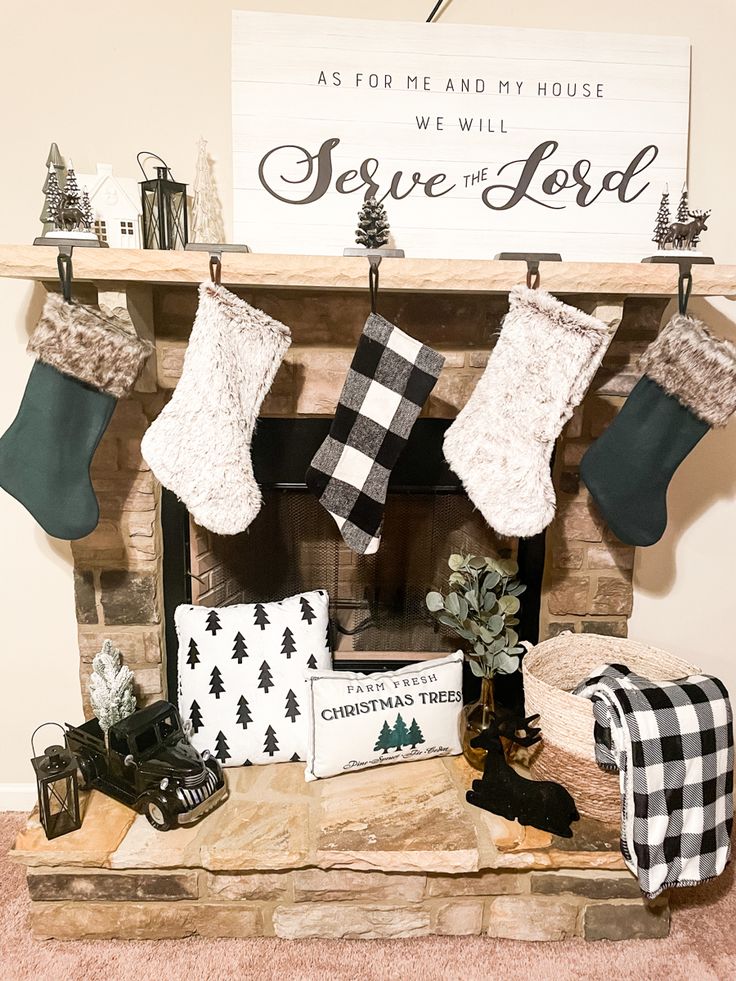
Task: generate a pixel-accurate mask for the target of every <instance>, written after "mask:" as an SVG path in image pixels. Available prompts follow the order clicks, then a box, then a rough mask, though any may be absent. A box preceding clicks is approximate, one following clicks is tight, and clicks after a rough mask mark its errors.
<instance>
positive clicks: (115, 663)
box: [89, 640, 135, 742]
mask: <svg viewBox="0 0 736 981" xmlns="http://www.w3.org/2000/svg"><path fill="white" fill-rule="evenodd" d="M89 698H90V702H91V704H92V711H93V712H94V713H95V715H96V716H97V721H98V722H99V724H100V729H102V732H103V735H104V737H105V742H107V734H108V731H109V729H110V727H111V726H114V725H115V723H116V722H119V721H120V720H121V719H124V718H126V717H127V716H128V715H132V714H133V712H135V695H134V694H133V673H132V671H131V670H130V668H129V667H127V665H124V664H123V663H122V656H121V654H120V651H119V650H118V648H117V647H114V646H113V643H112V641H111V640H106V641H105V642H104V643H103V645H102V650H101V651H100V652H99V654H96V655H95V657H94V660H93V661H92V675H91V676H90V679H89Z"/></svg>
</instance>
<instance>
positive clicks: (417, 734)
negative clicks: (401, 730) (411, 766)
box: [406, 719, 424, 749]
mask: <svg viewBox="0 0 736 981" xmlns="http://www.w3.org/2000/svg"><path fill="white" fill-rule="evenodd" d="M406 738H407V739H408V741H409V742H410V743H411V748H412V749H415V748H416V746H417V744H418V743H423V742H424V733H423V732H422V730H421V729H420V728H419V723H418V722H417V720H416V719H412V720H411V725H410V726H409V732H408V734H407V737H406Z"/></svg>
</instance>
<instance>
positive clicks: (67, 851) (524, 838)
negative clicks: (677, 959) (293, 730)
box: [11, 758, 669, 940]
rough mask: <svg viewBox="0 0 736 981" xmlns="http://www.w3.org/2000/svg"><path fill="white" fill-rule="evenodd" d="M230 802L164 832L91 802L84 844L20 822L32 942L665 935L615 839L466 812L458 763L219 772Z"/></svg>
mask: <svg viewBox="0 0 736 981" xmlns="http://www.w3.org/2000/svg"><path fill="white" fill-rule="evenodd" d="M227 775H228V779H229V785H230V798H229V799H228V801H226V803H225V804H224V805H223V806H222V807H221V808H219V809H218V810H217V811H215V812H213V813H212V814H211V815H210V816H208V817H207V818H205V819H204V821H202V822H201V823H200V824H199V825H197V826H195V827H193V828H187V829H179V830H176V831H170V832H166V833H161V832H157V831H154V830H153V828H151V827H150V825H149V824H148V823H147V821H146V820H145V818H143V817H142V816H136V815H135V814H134V812H133V811H131V810H129V809H128V808H126V807H124V806H123V805H121V804H118V803H117V802H115V801H113V800H111V799H110V798H107V797H104V796H103V795H101V794H99V793H97V792H94V791H93V792H92V793H91V794H89V795H87V796H86V799H85V805H84V806H85V816H84V824H83V827H82V829H81V830H80V831H76V832H73V833H71V834H69V835H66V836H64V837H61V838H57V839H55V840H54V841H47V840H46V838H45V836H44V834H43V831H42V829H41V828H40V825H39V823H38V820H37V817H36V816H35V815H32V816H31V818H30V819H29V821H28V824H27V826H26V828H25V829H24V830H23V831H21V833H20V835H19V836H18V839H17V840H16V843H15V847H14V849H13V851H12V852H11V856H12V858H13V859H14V860H15V861H17V862H20V863H22V864H24V865H25V866H27V874H28V888H29V891H30V895H31V899H32V908H31V925H32V929H33V931H34V934H35V935H36V936H37V937H41V938H49V937H56V938H60V939H72V938H79V939H93V938H105V937H124V938H139V939H145V938H166V937H186V936H191V935H195V934H197V935H200V936H207V937H252V936H277V937H282V938H285V939H295V938H301V937H325V938H338V937H344V938H352V939H371V938H391V937H418V936H426V935H429V934H445V935H467V936H470V935H479V934H486V935H488V936H491V937H503V938H508V939H516V940H562V939H565V938H567V937H576V936H583V937H585V938H586V939H588V940H599V939H610V940H621V939H627V938H633V937H637V938H639V937H663V936H666V935H667V933H668V932H669V909H668V905H667V901H666V899H664V898H661V899H659V900H657V901H655V902H654V903H649V902H646V901H644V900H643V899H642V898H641V894H640V892H639V889H638V887H637V884H636V881H635V879H634V878H633V876H632V875H631V874H630V873H629V872H628V871H627V870H626V869H625V866H624V863H623V859H622V858H621V855H620V853H619V849H618V840H617V834H616V830H615V829H612V828H609V827H605V826H603V825H599V824H596V823H595V822H592V821H581V822H579V823H578V824H577V825H576V828H575V836H574V837H573V838H572V839H565V838H556V837H553V836H551V835H549V834H547V833H545V832H540V831H536V830H534V829H532V828H522V827H521V826H520V825H519V824H518V823H516V822H509V821H506V820H504V819H503V818H499V817H496V816H494V815H491V814H488V813H487V812H485V811H481V810H479V809H478V808H475V807H472V806H471V805H469V804H467V803H466V801H465V789H466V788H467V787H468V786H469V784H470V780H471V779H472V777H473V776H474V775H475V774H474V771H470V770H469V768H468V766H467V764H466V763H465V762H464V760H463V759H462V758H448V759H434V760H426V761H422V762H415V763H404V764H401V765H397V766H393V767H387V768H381V769H380V770H369V771H365V772H361V773H355V774H348V775H343V776H340V777H336V778H333V779H331V780H326V781H318V782H316V783H310V784H307V783H305V781H304V772H303V766H300V765H299V764H288V763H286V764H279V765H275V764H274V765H270V766H262V767H247V768H241V769H230V770H228V771H227Z"/></svg>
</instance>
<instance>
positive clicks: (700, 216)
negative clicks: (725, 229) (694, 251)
mask: <svg viewBox="0 0 736 981" xmlns="http://www.w3.org/2000/svg"><path fill="white" fill-rule="evenodd" d="M688 215H689V216H690V219H691V220H690V221H673V222H672V223H671V224H670V225H668V226H667V232H666V234H665V237H664V241H663V242H662V246H663V247H664V246H665V245H666V244H667V243H668V242H671V243H672V247H673V248H675V249H691V248H693V247H694V246H693V242H694V241H695V239H697V237H698V236H699V235H700V234H701V233H702V232H707V231H708V226H707V225H706V221H707V220H708V218H709V216H710V211H688Z"/></svg>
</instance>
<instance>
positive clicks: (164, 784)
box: [159, 777, 169, 790]
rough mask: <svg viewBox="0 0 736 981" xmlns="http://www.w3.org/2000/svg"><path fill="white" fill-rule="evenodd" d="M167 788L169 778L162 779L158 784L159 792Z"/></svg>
mask: <svg viewBox="0 0 736 981" xmlns="http://www.w3.org/2000/svg"><path fill="white" fill-rule="evenodd" d="M168 786H169V778H168V777H164V778H163V780H162V781H161V783H160V784H159V787H160V788H161V790H166V788H167V787H168Z"/></svg>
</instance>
